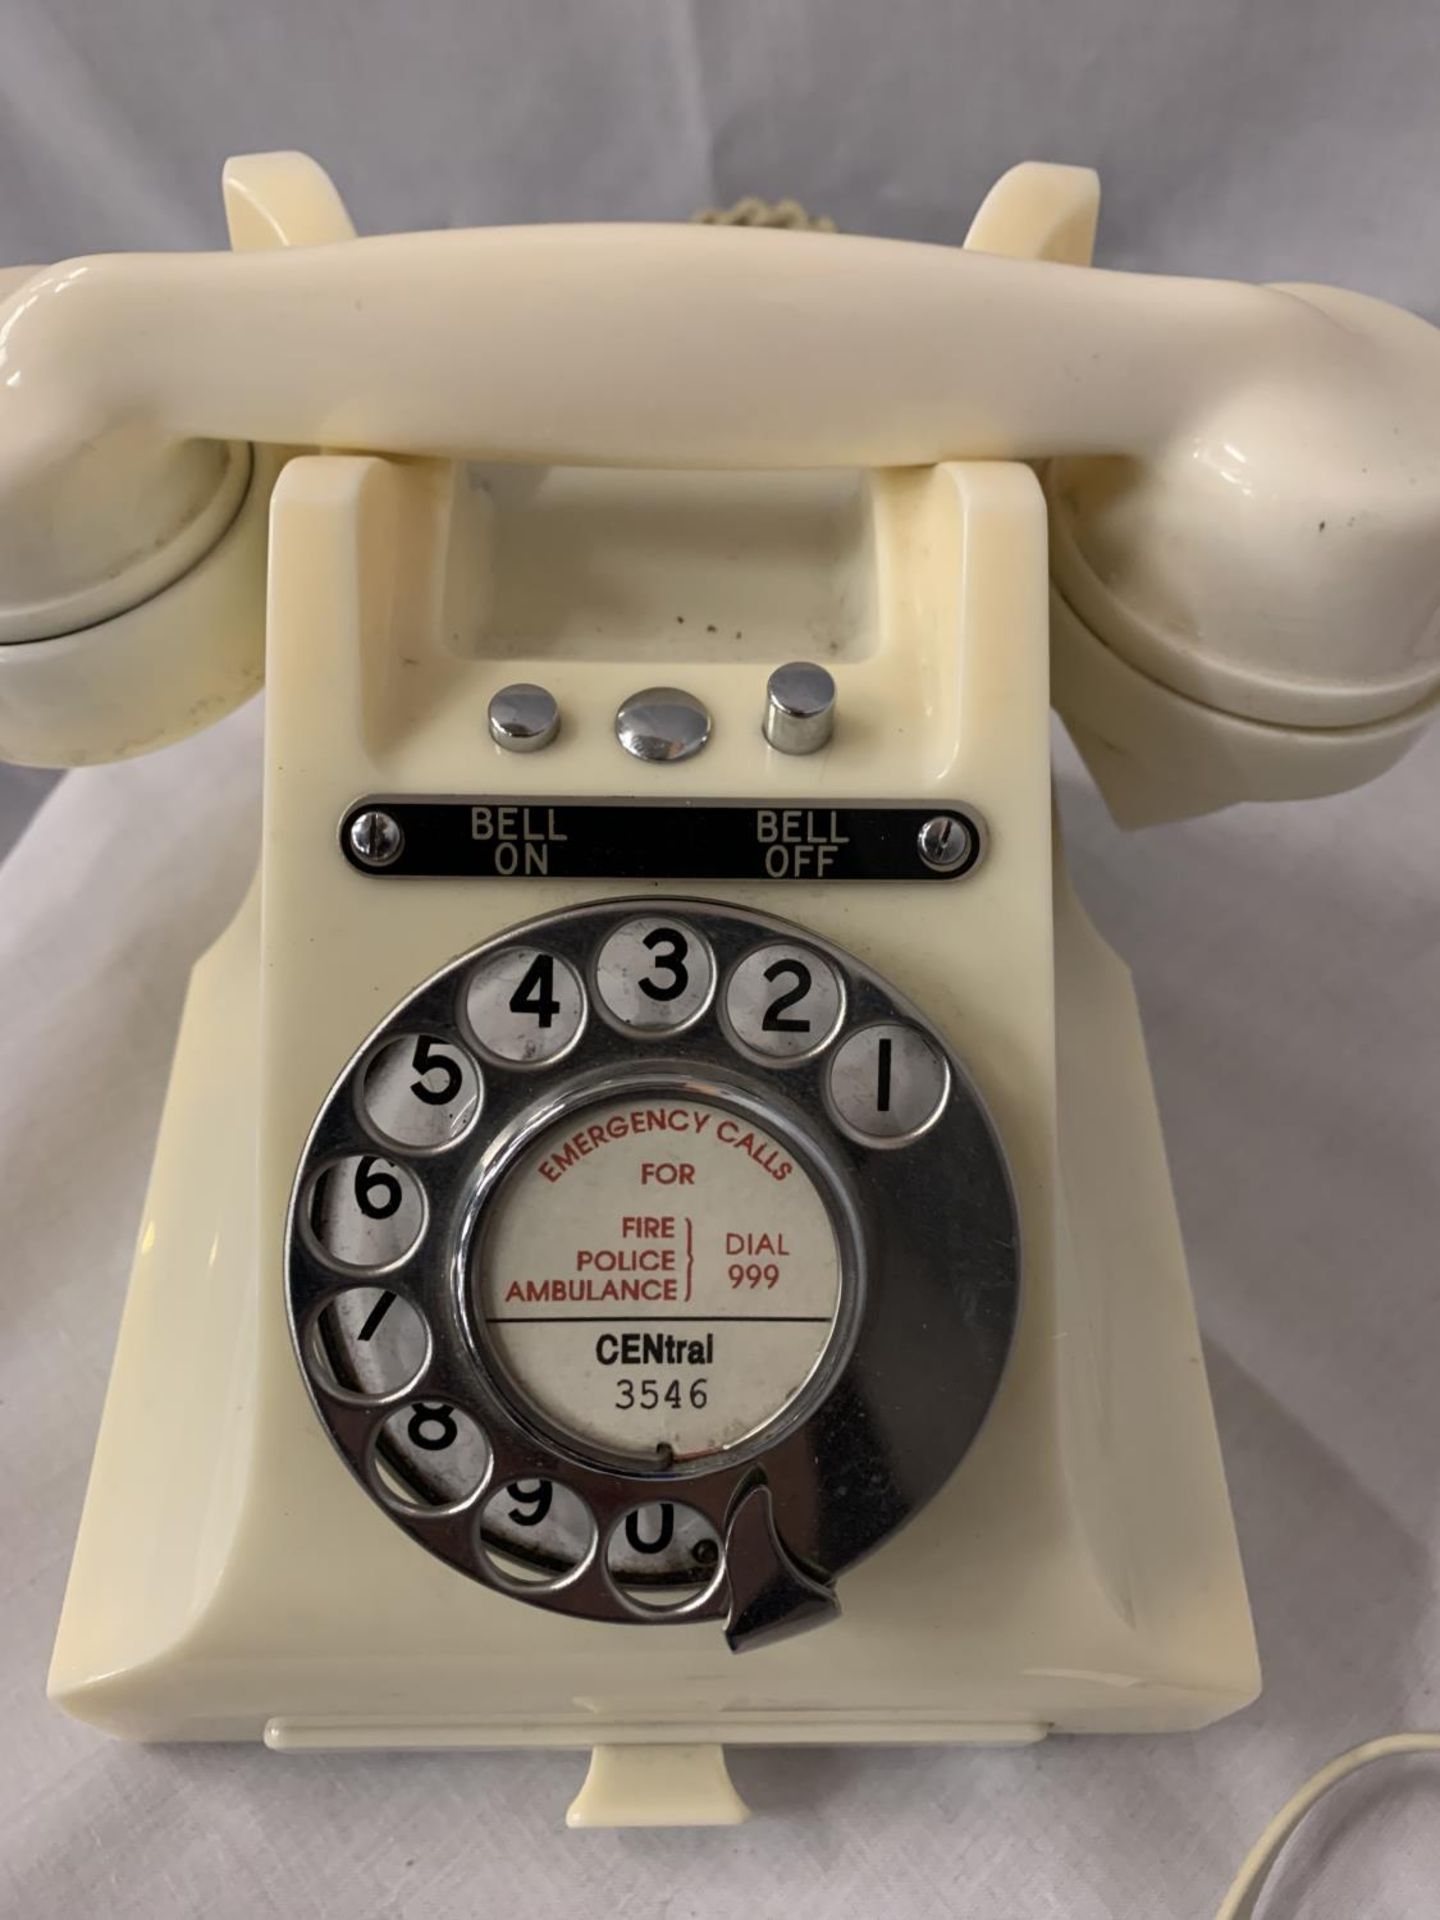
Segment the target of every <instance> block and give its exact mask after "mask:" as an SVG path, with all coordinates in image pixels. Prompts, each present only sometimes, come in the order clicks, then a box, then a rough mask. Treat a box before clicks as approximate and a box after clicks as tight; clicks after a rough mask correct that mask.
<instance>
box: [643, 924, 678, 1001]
mask: <svg viewBox="0 0 1440 1920" xmlns="http://www.w3.org/2000/svg"><path fill="white" fill-rule="evenodd" d="M642 944H643V945H644V946H645V947H647V948H648V949H649V951H650V952H651V953H654V954H655V965H656V966H657V968H660V969H661V970H662V971H664V972H666V973H668V974H669V975H670V979H669V981H668V982H667V983H666V984H665V985H664V986H657V985H656V984H655V983H654V981H652V980H642V981H641V982H640V991H641V992H642V993H643V994H645V995H647V996H648V997H649V998H650V999H651V1000H678V999H679V997H680V995H681V994H682V993H684V991H685V989H686V987H688V986H689V984H690V974H689V970H688V969H687V967H686V965H685V956H686V954H687V953H689V951H690V942H689V941H688V940H687V939H686V938H685V936H684V934H683V933H680V932H678V931H677V929H676V928H674V927H655V928H654V929H652V931H651V932H649V933H647V934H646V936H645V938H644V941H643V942H642ZM659 946H667V947H668V948H669V949H670V950H669V952H668V953H656V952H655V949H656V948H657V947H659Z"/></svg>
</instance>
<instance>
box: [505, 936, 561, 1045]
mask: <svg viewBox="0 0 1440 1920" xmlns="http://www.w3.org/2000/svg"><path fill="white" fill-rule="evenodd" d="M510 1011H511V1013H530V1014H533V1015H534V1016H535V1019H536V1021H537V1023H538V1024H539V1025H540V1026H542V1027H549V1026H553V1025H554V1021H555V1016H556V1014H557V1013H559V1011H560V1002H559V1001H558V1000H557V999H556V998H555V962H554V960H552V959H551V957H550V955H549V954H548V953H537V954H536V956H535V958H534V959H533V960H532V961H531V962H530V965H529V966H528V967H527V968H526V969H525V978H524V979H523V980H522V981H521V982H520V984H519V986H518V987H516V989H515V991H514V993H512V994H511V996H510Z"/></svg>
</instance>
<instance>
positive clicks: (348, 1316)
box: [305, 1287, 430, 1400]
mask: <svg viewBox="0 0 1440 1920" xmlns="http://www.w3.org/2000/svg"><path fill="white" fill-rule="evenodd" d="M305 1353H306V1359H307V1361H308V1363H309V1367H310V1371H311V1373H312V1374H313V1375H314V1376H315V1378H316V1379H318V1380H319V1381H321V1382H322V1384H323V1385H325V1386H327V1387H329V1388H330V1390H331V1392H332V1393H338V1394H341V1395H343V1396H344V1397H345V1398H347V1399H354V1400H379V1399H384V1398H386V1397H387V1396H388V1395H390V1394H392V1393H401V1392H403V1391H404V1389H405V1388H406V1387H408V1386H410V1385H412V1384H413V1382H414V1381H416V1380H418V1379H419V1377H420V1375H421V1373H422V1372H423V1371H424V1368H425V1363H426V1361H427V1360H428V1359H429V1357H430V1330H429V1328H428V1327H427V1326H426V1324H425V1321H424V1318H423V1316H422V1315H421V1313H420V1310H419V1308H418V1307H416V1306H415V1305H414V1304H413V1302H411V1301H409V1300H407V1299H406V1298H405V1297H404V1295H403V1294H399V1293H394V1292H392V1291H391V1290H390V1289H389V1288H388V1287H347V1288H346V1289H345V1291H344V1292H343V1293H337V1294H335V1295H333V1296H332V1298H331V1299H329V1300H327V1301H326V1302H325V1303H324V1305H323V1306H322V1307H321V1308H320V1310H319V1312H318V1313H316V1314H315V1316H314V1317H313V1319H312V1320H311V1322H310V1328H309V1334H308V1337H307V1340H306V1346H305Z"/></svg>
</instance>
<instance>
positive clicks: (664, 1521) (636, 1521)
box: [625, 1500, 675, 1553]
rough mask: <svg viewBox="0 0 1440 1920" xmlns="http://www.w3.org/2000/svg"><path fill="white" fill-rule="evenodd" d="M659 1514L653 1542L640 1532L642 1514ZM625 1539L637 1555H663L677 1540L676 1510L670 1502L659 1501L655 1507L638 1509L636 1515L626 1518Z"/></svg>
mask: <svg viewBox="0 0 1440 1920" xmlns="http://www.w3.org/2000/svg"><path fill="white" fill-rule="evenodd" d="M642 1511H643V1512H649V1513H657V1514H659V1516H660V1518H659V1522H658V1524H657V1526H656V1528H655V1537H654V1539H653V1540H647V1539H646V1538H645V1536H644V1535H643V1534H642V1533H641V1531H640V1514H641V1512H642ZM625 1538H626V1539H627V1540H628V1541H629V1542H630V1545H631V1546H632V1547H633V1548H634V1549H635V1551H636V1553H663V1552H664V1551H665V1549H666V1547H668V1546H669V1544H670V1542H671V1541H672V1540H673V1539H674V1538H675V1508H674V1506H673V1505H672V1504H671V1502H670V1501H669V1500H657V1501H656V1502H655V1504H654V1506H653V1507H649V1508H643V1509H642V1508H637V1509H636V1510H635V1512H634V1513H627V1514H626V1516H625Z"/></svg>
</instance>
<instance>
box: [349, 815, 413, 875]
mask: <svg viewBox="0 0 1440 1920" xmlns="http://www.w3.org/2000/svg"><path fill="white" fill-rule="evenodd" d="M347 837H348V839H349V841H350V851H351V852H352V853H353V854H354V856H355V858H356V859H357V860H358V861H360V862H361V864H362V865H363V866H367V867H388V866H390V865H391V864H392V863H393V862H394V861H396V860H398V859H399V858H400V849H401V848H402V847H403V846H404V845H405V835H404V833H403V832H402V831H401V828H400V822H399V821H398V820H395V819H392V817H391V816H390V815H389V814H388V813H382V812H381V811H380V809H379V808H378V807H367V808H366V809H365V811H364V813H357V814H356V816H355V818H354V819H353V820H352V821H351V822H350V831H349V834H348V836H347Z"/></svg>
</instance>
